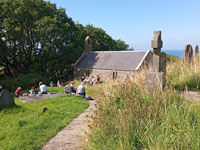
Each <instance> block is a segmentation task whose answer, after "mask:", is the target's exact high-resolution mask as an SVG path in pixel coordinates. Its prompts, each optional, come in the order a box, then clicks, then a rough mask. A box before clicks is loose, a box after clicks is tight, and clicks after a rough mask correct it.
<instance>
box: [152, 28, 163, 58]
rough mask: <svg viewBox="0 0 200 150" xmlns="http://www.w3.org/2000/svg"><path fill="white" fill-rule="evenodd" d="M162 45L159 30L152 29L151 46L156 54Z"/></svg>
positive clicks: (158, 53)
mask: <svg viewBox="0 0 200 150" xmlns="http://www.w3.org/2000/svg"><path fill="white" fill-rule="evenodd" d="M162 46H163V41H162V40H161V31H154V39H153V40H152V41H151V47H152V48H153V52H154V54H156V55H160V50H161V48H162Z"/></svg>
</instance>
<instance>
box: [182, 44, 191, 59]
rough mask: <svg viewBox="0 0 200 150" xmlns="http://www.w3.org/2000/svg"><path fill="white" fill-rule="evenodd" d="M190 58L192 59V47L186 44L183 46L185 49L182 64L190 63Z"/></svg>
mask: <svg viewBox="0 0 200 150" xmlns="http://www.w3.org/2000/svg"><path fill="white" fill-rule="evenodd" d="M192 57H193V49H192V45H190V44H188V45H186V46H185V49H184V56H183V60H184V62H191V60H192Z"/></svg>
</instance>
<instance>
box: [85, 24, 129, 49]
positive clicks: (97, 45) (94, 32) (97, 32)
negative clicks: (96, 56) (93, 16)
mask: <svg viewBox="0 0 200 150" xmlns="http://www.w3.org/2000/svg"><path fill="white" fill-rule="evenodd" d="M84 30H85V32H82V33H83V35H84V37H86V36H87V35H89V36H90V37H91V39H92V44H93V50H94V51H112V50H127V48H128V45H126V44H125V42H124V41H121V40H116V41H115V40H114V39H112V37H111V36H109V35H108V34H107V33H106V32H105V31H104V30H103V29H101V28H96V27H93V26H92V25H87V26H86V27H85V29H84Z"/></svg>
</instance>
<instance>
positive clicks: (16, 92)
mask: <svg viewBox="0 0 200 150" xmlns="http://www.w3.org/2000/svg"><path fill="white" fill-rule="evenodd" d="M21 89H22V88H21V87H18V88H17V89H16V90H15V96H16V97H19V96H20V90H21Z"/></svg>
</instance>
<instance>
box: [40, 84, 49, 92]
mask: <svg viewBox="0 0 200 150" xmlns="http://www.w3.org/2000/svg"><path fill="white" fill-rule="evenodd" d="M39 85H40V93H41V94H47V87H46V85H45V84H44V83H43V82H40V83H39Z"/></svg>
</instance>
